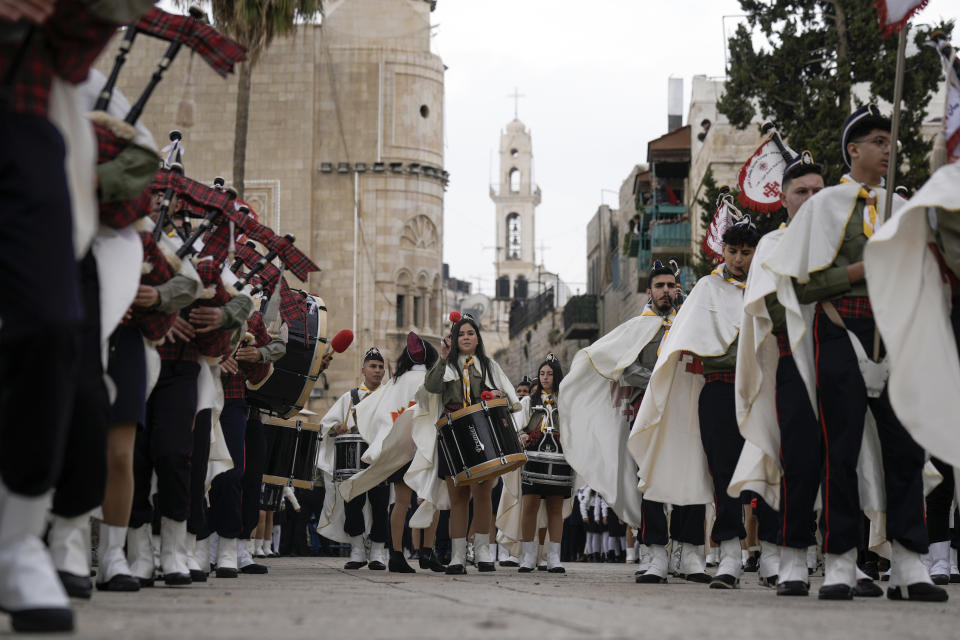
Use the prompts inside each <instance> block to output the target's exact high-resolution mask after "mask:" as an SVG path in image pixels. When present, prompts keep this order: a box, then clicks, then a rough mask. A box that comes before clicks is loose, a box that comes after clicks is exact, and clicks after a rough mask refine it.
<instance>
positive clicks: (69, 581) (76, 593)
mask: <svg viewBox="0 0 960 640" xmlns="http://www.w3.org/2000/svg"><path fill="white" fill-rule="evenodd" d="M57 575H58V576H60V582H61V583H63V588H64V590H65V591H66V592H67V595H68V596H70V597H71V598H83V599H84V600H89V599H90V594H92V593H93V583H92V582H90V578H89V577H87V576H77V575H74V574H72V573H67V572H66V571H57Z"/></svg>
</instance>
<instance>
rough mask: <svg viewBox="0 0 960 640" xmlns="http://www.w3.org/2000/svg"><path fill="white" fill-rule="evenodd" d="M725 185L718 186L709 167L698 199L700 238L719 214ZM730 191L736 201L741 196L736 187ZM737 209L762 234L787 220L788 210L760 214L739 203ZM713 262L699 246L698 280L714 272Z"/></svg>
mask: <svg viewBox="0 0 960 640" xmlns="http://www.w3.org/2000/svg"><path fill="white" fill-rule="evenodd" d="M723 186H724V185H718V184H717V181H716V179H714V177H713V169H712V168H710V167H708V168H707V170H706V172H705V173H704V174H703V191H702V192H701V196H700V197H699V198H698V199H697V206H698V207H699V208H700V229H701V230H702V233H701V234H700V237H701V238H702V237H705V236H706V233H707V229H709V228H710V223H711V222H713V216H714V214H715V213H716V212H717V198H718V197H719V196H720V189H721V188H722V187H723ZM726 186H727V187H729V189H730V193H731V194H732V195H733V197H734V199H736V197H737V195H739V193H740V190H739V189H738V188H737V187H736V185H726ZM737 209H739V210H740V212H741V213H746V214H749V215H750V218H751V219H752V220H753V222H754V224H756V225H757V229H759V231H760V233H761V234H765V233H768V232H770V231H773V230H774V229H776V228H777V227H779V226H780V224H781V223H783V222H785V221H786V219H787V210H786V209H782V208H781V209H779V210H777V211H774V212H773V213H759V212H757V211H754V210H752V209H750V208H748V207H744V206H743V205H742V204H740V202H739V201H737ZM713 267H714V264H713V261H712V260H711V259H710V257H709V256H708V255H707V253H706V251H704V250H703V242H701V243H700V244H699V245H698V246H697V253H696V255H695V256H694V263H693V272H694V273H695V274H696V276H697V278H698V279H699V278H702V277H703V276H705V275H707V274H708V273H710V272H711V271H713Z"/></svg>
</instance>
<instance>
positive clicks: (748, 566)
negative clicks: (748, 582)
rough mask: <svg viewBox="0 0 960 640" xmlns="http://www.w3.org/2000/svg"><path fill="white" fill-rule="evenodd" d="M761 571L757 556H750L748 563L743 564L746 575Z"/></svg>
mask: <svg viewBox="0 0 960 640" xmlns="http://www.w3.org/2000/svg"><path fill="white" fill-rule="evenodd" d="M759 570H760V562H759V561H758V560H757V556H750V557H748V558H747V561H746V562H744V563H743V572H744V573H756V572H757V571H759Z"/></svg>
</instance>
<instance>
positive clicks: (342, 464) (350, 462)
mask: <svg viewBox="0 0 960 640" xmlns="http://www.w3.org/2000/svg"><path fill="white" fill-rule="evenodd" d="M333 446H334V448H335V449H336V457H335V462H334V471H333V479H334V480H335V481H336V482H342V481H344V480H346V479H347V478H352V477H353V476H355V475H357V474H358V473H360V472H361V471H362V470H363V469H366V468H367V467H369V466H370V465H368V464H367V463H366V462H364V461H363V460H361V458H363V454H364V453H366V451H367V447H368V446H369V445H368V444H367V442H366V440H364V439H363V438H361V437H360V435H359V434H356V433H345V434H343V435H341V436H337V437H336V438H334V440H333Z"/></svg>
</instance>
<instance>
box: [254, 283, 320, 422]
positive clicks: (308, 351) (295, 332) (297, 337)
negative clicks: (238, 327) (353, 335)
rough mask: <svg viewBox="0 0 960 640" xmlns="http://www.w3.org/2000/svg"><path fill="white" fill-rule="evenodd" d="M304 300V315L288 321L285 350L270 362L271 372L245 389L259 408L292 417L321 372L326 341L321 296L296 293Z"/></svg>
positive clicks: (280, 415) (306, 397)
mask: <svg viewBox="0 0 960 640" xmlns="http://www.w3.org/2000/svg"><path fill="white" fill-rule="evenodd" d="M299 293H300V294H301V295H302V296H304V298H306V302H307V313H306V315H305V316H304V317H303V318H298V320H297V321H296V322H292V323H289V324H288V332H289V335H288V338H287V351H286V353H285V354H284V356H283V357H282V358H280V359H279V360H278V361H276V362H275V363H274V364H273V374H271V376H270V377H269V378H268V379H267V381H266V382H264V383H263V385H261V386H260V387H258V388H256V389H247V392H246V397H247V402H248V403H249V404H250V405H251V406H254V407H257V408H258V409H262V410H263V411H265V412H267V413H269V414H271V415H275V416H279V417H280V418H292V417H293V416H295V415H296V414H297V413H299V412H300V410H301V409H303V408H304V407H305V406H306V404H307V400H308V399H309V398H310V392H311V391H313V385H314V384H316V382H317V378H318V377H319V375H320V361H321V357H322V356H323V350H324V348H325V345H326V344H327V307H326V306H325V305H324V302H323V299H322V298H318V297H317V296H314V295H310V294H308V293H304V292H302V291H300V292H299Z"/></svg>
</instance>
